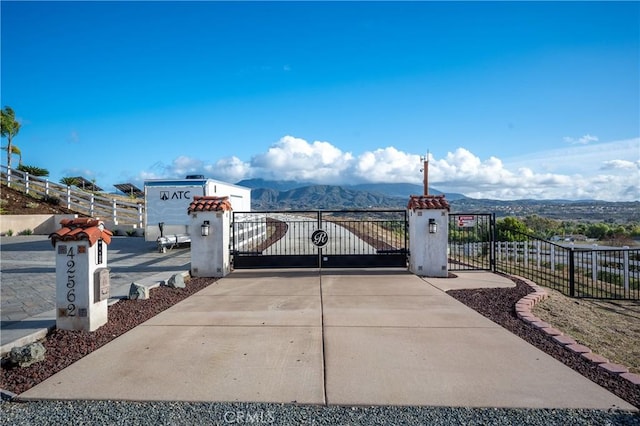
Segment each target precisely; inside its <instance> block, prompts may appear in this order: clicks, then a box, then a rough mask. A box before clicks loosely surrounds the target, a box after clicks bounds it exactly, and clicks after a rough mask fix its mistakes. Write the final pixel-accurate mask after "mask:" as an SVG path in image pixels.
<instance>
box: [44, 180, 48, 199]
mask: <svg viewBox="0 0 640 426" xmlns="http://www.w3.org/2000/svg"><path fill="white" fill-rule="evenodd" d="M44 194H45V195H46V196H49V179H47V180H45V181H44Z"/></svg>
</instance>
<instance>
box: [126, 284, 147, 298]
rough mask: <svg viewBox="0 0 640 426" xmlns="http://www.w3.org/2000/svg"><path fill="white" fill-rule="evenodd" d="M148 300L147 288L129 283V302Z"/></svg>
mask: <svg viewBox="0 0 640 426" xmlns="http://www.w3.org/2000/svg"><path fill="white" fill-rule="evenodd" d="M148 298H149V288H148V287H146V286H143V285H140V284H136V283H131V287H129V299H130V300H147V299H148Z"/></svg>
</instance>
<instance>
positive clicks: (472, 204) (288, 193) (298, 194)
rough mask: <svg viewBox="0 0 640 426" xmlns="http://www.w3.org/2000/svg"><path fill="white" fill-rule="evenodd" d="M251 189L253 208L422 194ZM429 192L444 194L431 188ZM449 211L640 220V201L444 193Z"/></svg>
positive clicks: (373, 186)
mask: <svg viewBox="0 0 640 426" xmlns="http://www.w3.org/2000/svg"><path fill="white" fill-rule="evenodd" d="M237 184H238V185H241V186H245V187H248V188H251V189H252V191H251V205H252V209H253V210H256V211H260V210H343V209H370V208H379V209H404V208H405V207H406V206H407V202H408V201H409V196H411V195H418V194H422V192H423V187H422V186H421V185H414V184H408V183H368V184H359V185H341V186H337V185H316V184H313V183H309V182H295V181H269V180H264V179H248V180H243V181H240V182H238V183H237ZM429 193H430V194H433V195H439V194H442V192H441V191H438V190H437V189H435V188H429ZM445 197H446V199H447V200H448V201H449V204H450V205H451V212H452V213H470V212H480V213H495V214H496V216H497V217H505V216H517V217H524V216H528V215H539V216H543V217H547V218H553V219H558V220H588V221H595V220H600V221H602V220H606V221H608V222H611V223H627V222H630V221H631V222H634V221H635V222H637V221H640V201H632V202H608V201H598V200H531V199H524V200H491V199H476V198H470V197H466V196H465V195H462V194H457V193H448V192H447V193H445Z"/></svg>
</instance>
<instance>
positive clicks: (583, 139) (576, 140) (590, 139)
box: [562, 134, 599, 145]
mask: <svg viewBox="0 0 640 426" xmlns="http://www.w3.org/2000/svg"><path fill="white" fill-rule="evenodd" d="M562 140H564V141H565V142H567V143H570V144H573V145H575V144H580V145H586V144H588V143H589V142H598V140H599V139H598V137H597V136H592V135H590V134H586V135H584V136H582V137H579V138H573V137H571V136H565V137H564V138H562Z"/></svg>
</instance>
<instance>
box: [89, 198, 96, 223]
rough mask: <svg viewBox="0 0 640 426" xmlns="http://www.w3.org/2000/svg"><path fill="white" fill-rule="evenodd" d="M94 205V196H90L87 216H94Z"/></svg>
mask: <svg viewBox="0 0 640 426" xmlns="http://www.w3.org/2000/svg"><path fill="white" fill-rule="evenodd" d="M95 205H96V199H95V195H94V194H91V200H90V201H89V216H91V217H94V216H95Z"/></svg>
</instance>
